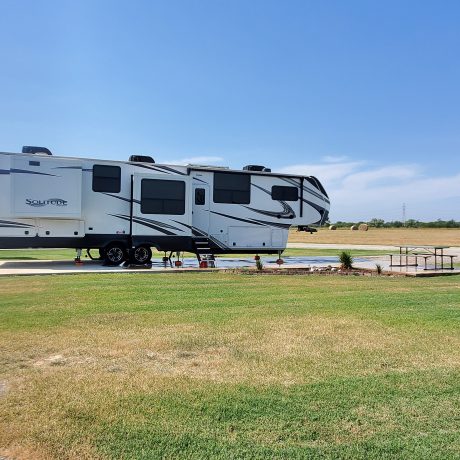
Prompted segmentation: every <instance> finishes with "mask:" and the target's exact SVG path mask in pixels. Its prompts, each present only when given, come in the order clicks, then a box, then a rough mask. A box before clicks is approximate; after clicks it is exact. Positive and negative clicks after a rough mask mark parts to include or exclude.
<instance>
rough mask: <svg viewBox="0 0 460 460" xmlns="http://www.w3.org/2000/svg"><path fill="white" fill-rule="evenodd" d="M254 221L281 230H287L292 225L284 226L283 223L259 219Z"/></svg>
mask: <svg viewBox="0 0 460 460" xmlns="http://www.w3.org/2000/svg"><path fill="white" fill-rule="evenodd" d="M254 221H255V222H260V223H261V224H265V225H268V226H270V227H279V228H285V229H288V228H289V227H291V224H282V223H281V222H269V221H266V220H258V219H254Z"/></svg>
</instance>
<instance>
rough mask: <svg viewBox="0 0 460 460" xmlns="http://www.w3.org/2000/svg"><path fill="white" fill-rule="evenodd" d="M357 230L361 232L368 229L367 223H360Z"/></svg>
mask: <svg viewBox="0 0 460 460" xmlns="http://www.w3.org/2000/svg"><path fill="white" fill-rule="evenodd" d="M358 229H359V230H361V231H362V232H367V231H368V230H369V225H367V224H360V226H359V227H358Z"/></svg>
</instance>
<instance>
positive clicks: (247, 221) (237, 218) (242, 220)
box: [211, 211, 262, 225]
mask: <svg viewBox="0 0 460 460" xmlns="http://www.w3.org/2000/svg"><path fill="white" fill-rule="evenodd" d="M211 213H212V214H217V215H219V216H223V217H227V218H228V219H233V220H239V221H241V222H246V223H248V224H254V221H252V220H248V219H242V218H241V217H234V216H229V215H228V214H222V213H220V212H217V211H211ZM257 225H262V224H257Z"/></svg>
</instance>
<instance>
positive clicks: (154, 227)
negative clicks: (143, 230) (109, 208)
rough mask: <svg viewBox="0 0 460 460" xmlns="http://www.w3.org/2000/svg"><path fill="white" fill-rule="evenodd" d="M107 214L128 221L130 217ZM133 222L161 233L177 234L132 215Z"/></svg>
mask: <svg viewBox="0 0 460 460" xmlns="http://www.w3.org/2000/svg"><path fill="white" fill-rule="evenodd" d="M109 216H112V217H117V218H118V219H122V220H126V221H128V222H129V221H130V220H131V219H130V218H129V216H123V215H117V214H109ZM133 222H135V223H136V224H139V225H143V226H144V227H148V228H152V229H153V230H156V231H158V232H161V233H164V234H165V235H168V236H169V235H174V236H177V235H176V234H175V233H173V232H170V231H168V230H165V229H163V228H160V227H158V226H157V225H153V224H150V223H147V222H143V221H142V220H140V219H138V218H136V217H133Z"/></svg>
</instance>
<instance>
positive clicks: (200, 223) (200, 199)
mask: <svg viewBox="0 0 460 460" xmlns="http://www.w3.org/2000/svg"><path fill="white" fill-rule="evenodd" d="M209 198H210V197H209V185H208V184H204V183H200V184H196V183H195V184H193V216H192V226H193V228H194V229H195V230H196V231H198V232H200V233H201V234H202V235H203V236H208V235H209Z"/></svg>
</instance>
